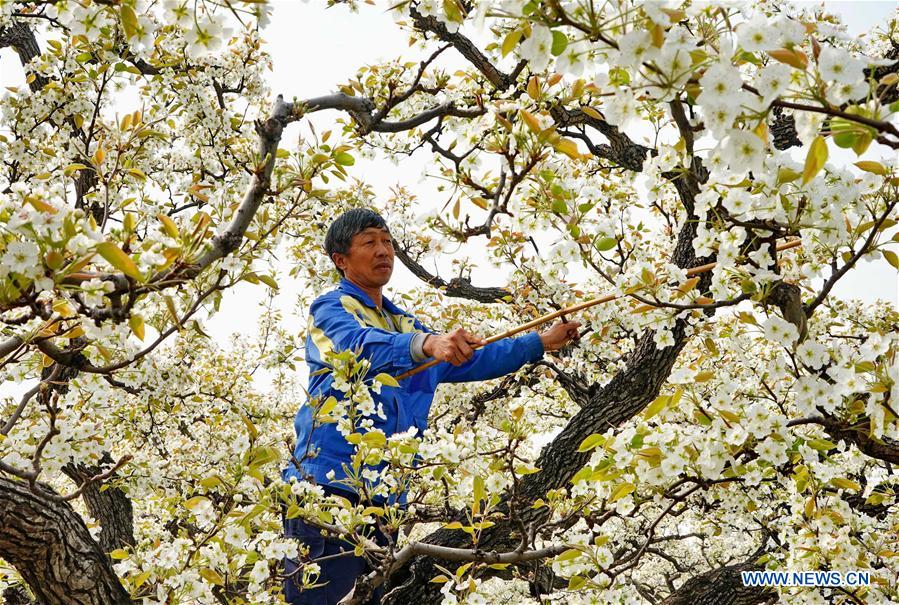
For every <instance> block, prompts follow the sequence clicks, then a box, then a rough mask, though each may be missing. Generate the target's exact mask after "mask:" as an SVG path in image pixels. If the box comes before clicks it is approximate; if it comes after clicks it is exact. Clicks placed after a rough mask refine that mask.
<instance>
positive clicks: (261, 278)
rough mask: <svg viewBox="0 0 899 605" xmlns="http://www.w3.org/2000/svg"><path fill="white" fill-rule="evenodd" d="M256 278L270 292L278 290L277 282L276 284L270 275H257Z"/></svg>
mask: <svg viewBox="0 0 899 605" xmlns="http://www.w3.org/2000/svg"><path fill="white" fill-rule="evenodd" d="M256 277H258V278H259V281H261V282H262V283H264V284H265V285H266V286H268V287H269V288H271V289H272V290H277V289H278V282H276V281H275V278H274V277H272V276H271V275H257V276H256Z"/></svg>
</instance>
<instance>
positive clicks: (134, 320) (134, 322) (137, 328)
mask: <svg viewBox="0 0 899 605" xmlns="http://www.w3.org/2000/svg"><path fill="white" fill-rule="evenodd" d="M128 326H129V327H130V328H131V331H132V332H134V335H135V336H137V338H138V340H143V339H144V318H143V317H141V316H140V315H132V316H131V317H129V318H128Z"/></svg>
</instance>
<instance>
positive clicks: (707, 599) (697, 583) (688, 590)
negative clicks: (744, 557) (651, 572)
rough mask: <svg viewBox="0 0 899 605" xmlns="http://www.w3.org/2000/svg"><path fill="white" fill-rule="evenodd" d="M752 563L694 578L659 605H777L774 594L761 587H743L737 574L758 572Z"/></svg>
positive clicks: (725, 567)
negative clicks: (767, 604) (768, 604)
mask: <svg viewBox="0 0 899 605" xmlns="http://www.w3.org/2000/svg"><path fill="white" fill-rule="evenodd" d="M763 569H764V567H763V566H761V565H757V564H755V563H751V562H745V563H738V564H736V565H725V566H724V567H719V568H717V569H712V570H711V571H707V572H705V573H701V574H699V575H698V576H694V577H692V578H690V579H689V580H687V581H686V582H684V583H683V585H682V586H681V587H680V588H678V589H677V590H676V591H675V592H673V593H671V594H670V595H669V596H668V597H667V598H666V599H665V600H663V601H662V602H661V603H660V604H659V605H761V604H762V603H776V602H777V593H776V592H775V591H774V590H772V589H770V588H764V587H760V586H743V580H742V578H741V576H740V574H741V573H742V572H744V571H761V570H763Z"/></svg>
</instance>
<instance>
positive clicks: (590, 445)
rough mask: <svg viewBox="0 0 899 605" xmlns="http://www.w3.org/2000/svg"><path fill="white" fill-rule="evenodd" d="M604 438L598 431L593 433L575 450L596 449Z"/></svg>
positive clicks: (587, 450)
mask: <svg viewBox="0 0 899 605" xmlns="http://www.w3.org/2000/svg"><path fill="white" fill-rule="evenodd" d="M605 441H606V438H605V437H603V436H602V435H600V434H599V433H593V434H592V435H590V436H589V437H587V438H586V439H584V440H583V441H581V444H580V445H579V446H578V448H577V451H579V452H589V451H590V450H594V449H596V448H597V447H598V446H600V445H602V444H603V443H605Z"/></svg>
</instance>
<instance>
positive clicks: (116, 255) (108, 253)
mask: <svg viewBox="0 0 899 605" xmlns="http://www.w3.org/2000/svg"><path fill="white" fill-rule="evenodd" d="M97 252H99V253H100V256H102V257H103V258H105V259H106V261H107V262H108V263H109V264H110V265H112V266H113V267H115V268H116V269H118V270H119V271H121V272H122V273H124V274H125V275H127V276H128V277H131V278H133V279H136V280H138V281H141V280H142V279H143V276H142V275H141V274H140V271H139V270H138V269H137V265H135V264H134V261H133V260H131V257H130V256H128V255H127V254H125V253H124V252H123V251H122V249H121V248H119V247H118V246H117V245H116V244H114V243H113V242H101V243H99V244H97Z"/></svg>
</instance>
